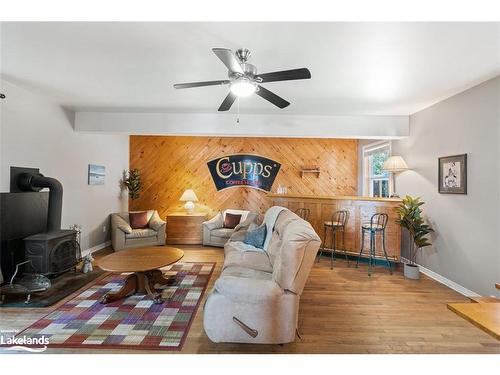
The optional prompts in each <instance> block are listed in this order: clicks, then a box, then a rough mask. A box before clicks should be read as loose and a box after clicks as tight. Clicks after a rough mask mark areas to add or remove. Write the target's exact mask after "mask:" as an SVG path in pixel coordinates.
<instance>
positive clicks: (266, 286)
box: [215, 276, 284, 303]
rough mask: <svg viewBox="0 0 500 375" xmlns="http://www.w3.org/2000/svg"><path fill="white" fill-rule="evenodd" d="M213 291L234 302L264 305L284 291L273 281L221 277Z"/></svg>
mask: <svg viewBox="0 0 500 375" xmlns="http://www.w3.org/2000/svg"><path fill="white" fill-rule="evenodd" d="M215 290H216V291H217V292H218V293H220V294H222V295H224V296H225V297H227V298H229V299H230V300H233V301H235V302H244V303H264V302H269V301H271V300H274V299H276V298H277V297H279V296H281V295H283V294H284V291H283V290H282V289H281V288H280V287H279V285H278V284H277V283H276V282H274V281H273V280H262V279H251V278H244V277H236V276H223V277H220V278H219V279H218V280H217V281H216V282H215Z"/></svg>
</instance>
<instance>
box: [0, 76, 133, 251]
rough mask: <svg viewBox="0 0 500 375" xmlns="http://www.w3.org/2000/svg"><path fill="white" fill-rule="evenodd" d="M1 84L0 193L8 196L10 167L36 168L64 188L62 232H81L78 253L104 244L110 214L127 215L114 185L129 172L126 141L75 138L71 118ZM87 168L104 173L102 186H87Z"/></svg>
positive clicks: (123, 198) (123, 137)
mask: <svg viewBox="0 0 500 375" xmlns="http://www.w3.org/2000/svg"><path fill="white" fill-rule="evenodd" d="M0 82H1V88H2V92H3V93H5V95H6V96H7V98H6V99H4V100H2V101H1V103H0V106H1V107H0V110H1V134H0V142H1V143H0V145H1V149H0V154H1V158H0V163H1V164H0V191H2V192H8V191H9V185H10V167H11V166H18V167H34V168H40V172H41V173H43V174H44V175H46V176H50V177H55V178H57V179H58V180H60V181H61V183H62V185H63V188H64V195H63V213H62V226H63V228H67V227H68V225H70V224H73V223H77V224H80V225H82V226H83V235H82V249H83V250H85V249H88V248H91V247H94V246H96V245H99V244H102V243H104V242H106V241H107V240H108V239H109V214H110V213H111V212H116V211H119V210H126V209H127V204H128V201H127V197H126V193H122V192H121V191H120V187H119V180H120V178H121V177H122V172H123V170H125V169H127V168H128V156H129V155H128V136H126V135H106V134H81V133H77V132H75V131H74V130H73V121H74V113H72V112H70V111H66V110H64V109H63V108H62V107H61V106H60V105H58V104H57V103H56V102H55V101H53V100H52V99H51V98H49V97H44V96H41V95H39V94H34V93H31V92H29V91H27V90H25V89H23V88H20V87H17V86H15V85H13V84H10V83H9V82H6V81H0ZM88 164H100V165H104V166H105V167H106V182H105V185H103V186H90V185H88V184H87V169H88ZM103 226H106V232H105V233H104V232H103Z"/></svg>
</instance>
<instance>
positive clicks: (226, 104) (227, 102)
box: [219, 91, 236, 111]
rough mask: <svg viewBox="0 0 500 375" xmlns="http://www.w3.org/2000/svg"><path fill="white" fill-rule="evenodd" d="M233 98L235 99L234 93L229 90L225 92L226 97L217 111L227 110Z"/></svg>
mask: <svg viewBox="0 0 500 375" xmlns="http://www.w3.org/2000/svg"><path fill="white" fill-rule="evenodd" d="M235 100H236V95H234V94H233V93H232V92H231V91H229V94H227V96H226V98H225V99H224V101H223V102H222V104H221V105H220V107H219V111H229V108H231V106H232V105H233V103H234V101H235Z"/></svg>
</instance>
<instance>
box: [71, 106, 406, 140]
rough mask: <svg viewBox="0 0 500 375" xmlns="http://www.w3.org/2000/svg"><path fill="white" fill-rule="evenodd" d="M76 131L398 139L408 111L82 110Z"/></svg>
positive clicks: (76, 119) (76, 118) (402, 130)
mask: <svg viewBox="0 0 500 375" xmlns="http://www.w3.org/2000/svg"><path fill="white" fill-rule="evenodd" d="M74 127H75V131H78V132H105V133H126V134H137V135H141V134H143V135H186V136H221V137H289V138H358V139H363V138H365V139H378V138H383V139H398V138H404V137H407V136H409V117H408V116H305V115H304V116H296V115H250V114H242V115H240V120H239V123H237V116H236V115H235V114H218V113H140V112H133V113H131V112H76V115H75V124H74Z"/></svg>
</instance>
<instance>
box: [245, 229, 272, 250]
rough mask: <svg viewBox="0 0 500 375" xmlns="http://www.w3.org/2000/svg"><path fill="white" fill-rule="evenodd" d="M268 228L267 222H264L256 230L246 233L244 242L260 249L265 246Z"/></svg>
mask: <svg viewBox="0 0 500 375" xmlns="http://www.w3.org/2000/svg"><path fill="white" fill-rule="evenodd" d="M266 234H267V228H266V225H265V224H262V225H261V226H260V227H258V228H257V229H254V230H249V231H248V232H247V233H246V234H245V239H244V240H243V242H244V243H246V244H248V245H252V246H254V247H257V248H259V249H262V248H263V246H264V241H265V240H266Z"/></svg>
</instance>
